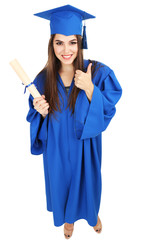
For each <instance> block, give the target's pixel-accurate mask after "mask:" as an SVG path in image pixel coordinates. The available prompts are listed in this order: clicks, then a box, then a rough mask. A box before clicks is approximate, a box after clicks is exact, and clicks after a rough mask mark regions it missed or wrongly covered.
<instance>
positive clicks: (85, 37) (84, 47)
mask: <svg viewBox="0 0 142 240" xmlns="http://www.w3.org/2000/svg"><path fill="white" fill-rule="evenodd" d="M82 48H83V49H88V46H87V36H86V25H85V23H84V26H83V37H82Z"/></svg>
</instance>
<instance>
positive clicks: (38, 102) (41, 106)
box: [33, 95, 49, 118]
mask: <svg viewBox="0 0 142 240" xmlns="http://www.w3.org/2000/svg"><path fill="white" fill-rule="evenodd" d="M33 105H34V109H36V110H37V111H38V112H39V113H40V114H41V115H42V116H43V118H45V117H46V115H47V114H48V108H49V103H47V101H46V100H45V96H44V95H42V96H41V97H37V98H34V100H33Z"/></svg>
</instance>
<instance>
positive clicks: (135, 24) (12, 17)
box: [0, 0, 142, 240]
mask: <svg viewBox="0 0 142 240" xmlns="http://www.w3.org/2000/svg"><path fill="white" fill-rule="evenodd" d="M64 4H71V5H74V6H75V7H78V8H81V9H82V10H85V11H87V12H89V13H90V14H93V15H95V16H96V19H92V20H88V21H87V22H86V25H87V36H88V47H89V49H88V50H85V53H84V58H90V59H95V60H98V61H101V62H103V63H105V64H106V65H108V66H109V67H111V68H112V69H113V70H114V72H115V74H116V76H117V78H118V80H119V82H120V84H121V86H122V88H123V95H122V98H121V100H120V102H119V103H118V105H117V107H116V108H117V112H116V115H115V117H114V119H113V120H112V122H111V124H110V125H109V127H108V129H107V130H106V131H105V132H104V133H103V159H102V184H103V185H102V200H101V207H100V213H99V215H100V218H101V220H102V224H103V231H102V233H101V235H98V234H97V233H95V231H94V230H93V228H92V227H90V226H89V225H88V223H87V221H85V220H79V221H77V222H76V223H75V230H74V233H73V236H72V239H75V240H77V239H78V240H79V239H86V238H87V239H90V240H92V239H102V240H106V239H109V240H114V239H115V240H118V239H119V240H120V239H122V238H124V239H126V238H127V239H128V238H131V239H132V238H134V239H137V240H139V239H142V233H141V215H142V207H141V202H142V194H141V182H142V174H141V172H142V168H141V166H142V164H141V161H142V151H141V149H142V140H141V136H142V114H141V111H142V110H141V109H142V107H141V105H142V97H141V87H142V83H141V82H142V71H141V58H142V46H141V45H142V35H141V29H142V24H141V23H142V16H141V15H142V14H141V2H140V1H138V0H135V1H131V0H129V1H128V0H119V1H116V0H107V1H106V0H94V1H91V0H87V1H77V0H72V1H57V0H52V1H47V0H46V1H45V0H40V1H36V0H22V1H19V0H12V1H10V0H9V1H8V0H7V1H3V3H1V6H0V9H1V14H0V24H1V27H0V33H1V34H0V35H1V37H0V61H1V62H0V66H1V68H0V71H1V75H0V76H1V83H0V86H1V94H0V98H1V100H0V111H1V118H0V121H1V124H0V127H1V129H0V134H1V144H0V146H1V152H0V153H1V158H0V221H1V223H0V228H1V230H0V239H2V240H9V239H14V240H19V239H20V240H32V239H34V240H37V239H38V240H39V239H40V240H46V239H58V240H60V239H64V235H63V226H61V227H55V226H54V224H53V217H52V213H50V212H47V210H46V198H45V189H44V187H45V186H44V173H43V162H42V156H34V155H31V154H30V137H29V123H28V122H26V115H27V112H28V95H29V94H28V93H27V94H25V95H24V94H23V91H24V87H23V86H22V84H21V82H20V80H19V78H18V77H17V75H16V74H15V72H14V71H13V70H12V68H11V67H10V65H9V62H10V61H11V60H13V59H14V58H17V59H18V60H19V62H20V63H21V65H22V66H23V68H24V69H25V71H26V72H27V74H28V75H29V77H30V78H31V79H33V78H34V77H35V75H36V74H37V73H38V72H39V71H40V70H41V69H42V68H43V67H44V65H45V63H46V61H47V47H48V39H49V36H50V30H49V23H48V21H46V20H43V19H41V18H37V17H35V16H33V14H34V13H37V12H40V11H45V10H48V9H51V8H54V7H58V6H62V5H64Z"/></svg>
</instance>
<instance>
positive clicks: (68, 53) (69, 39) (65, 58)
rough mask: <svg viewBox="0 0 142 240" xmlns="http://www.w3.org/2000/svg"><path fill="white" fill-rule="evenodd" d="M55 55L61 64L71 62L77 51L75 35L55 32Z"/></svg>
mask: <svg viewBox="0 0 142 240" xmlns="http://www.w3.org/2000/svg"><path fill="white" fill-rule="evenodd" d="M53 48H54V52H55V55H56V57H57V58H58V59H59V60H60V61H61V63H62V64H72V63H73V61H74V60H75V58H76V57H77V53H78V44H77V37H76V36H75V35H70V36H65V35H62V34H56V35H55V37H54V40H53Z"/></svg>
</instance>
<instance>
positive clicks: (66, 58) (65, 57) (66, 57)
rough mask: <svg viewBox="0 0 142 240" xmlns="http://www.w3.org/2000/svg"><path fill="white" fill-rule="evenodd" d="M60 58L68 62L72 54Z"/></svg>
mask: <svg viewBox="0 0 142 240" xmlns="http://www.w3.org/2000/svg"><path fill="white" fill-rule="evenodd" d="M62 57H63V59H65V60H69V59H71V57H72V54H69V55H62Z"/></svg>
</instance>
